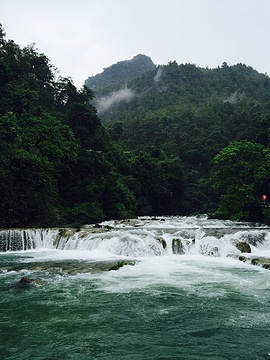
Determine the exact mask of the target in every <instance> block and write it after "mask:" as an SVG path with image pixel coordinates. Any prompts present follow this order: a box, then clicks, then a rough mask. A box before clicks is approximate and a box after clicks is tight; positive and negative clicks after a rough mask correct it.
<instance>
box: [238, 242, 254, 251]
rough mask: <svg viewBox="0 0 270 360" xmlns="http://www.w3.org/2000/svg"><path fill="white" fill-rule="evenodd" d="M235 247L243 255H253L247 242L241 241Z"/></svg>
mask: <svg viewBox="0 0 270 360" xmlns="http://www.w3.org/2000/svg"><path fill="white" fill-rule="evenodd" d="M235 246H236V248H237V249H238V250H240V251H241V253H251V248H250V245H249V244H248V243H247V242H245V241H239V242H237V243H236V244H235Z"/></svg>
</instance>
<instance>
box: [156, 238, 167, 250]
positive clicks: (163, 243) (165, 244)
mask: <svg viewBox="0 0 270 360" xmlns="http://www.w3.org/2000/svg"><path fill="white" fill-rule="evenodd" d="M158 241H159V242H160V243H161V245H162V247H163V249H166V247H167V243H166V241H165V240H164V239H163V238H162V237H159V238H158Z"/></svg>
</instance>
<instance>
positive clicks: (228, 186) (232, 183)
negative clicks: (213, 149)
mask: <svg viewBox="0 0 270 360" xmlns="http://www.w3.org/2000/svg"><path fill="white" fill-rule="evenodd" d="M269 172H270V150H269V149H268V148H265V147H264V146H263V145H261V144H256V143H251V142H248V141H240V142H233V143H231V144H230V145H229V146H227V147H226V148H224V149H222V150H221V151H220V153H219V154H218V155H216V156H215V158H214V160H213V169H212V181H213V184H214V188H215V189H216V190H218V191H219V192H220V194H221V197H220V204H219V207H218V210H217V212H216V215H218V216H221V217H225V218H232V219H234V220H240V219H244V220H248V214H247V213H245V212H244V211H243V209H245V206H246V205H250V204H254V203H258V201H259V199H260V197H261V195H262V194H263V193H264V192H268V191H269V190H268V186H269Z"/></svg>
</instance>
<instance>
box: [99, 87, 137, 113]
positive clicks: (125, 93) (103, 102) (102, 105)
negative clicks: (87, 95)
mask: <svg viewBox="0 0 270 360" xmlns="http://www.w3.org/2000/svg"><path fill="white" fill-rule="evenodd" d="M134 96H135V94H134V92H133V91H132V90H130V89H128V88H125V89H122V90H118V91H114V92H113V93H111V94H110V95H108V96H103V97H101V98H100V99H98V101H97V109H98V112H99V113H104V112H106V111H108V110H109V109H110V108H111V107H113V106H114V105H117V104H119V103H120V102H123V101H124V102H130V101H131V100H132V99H133V97H134Z"/></svg>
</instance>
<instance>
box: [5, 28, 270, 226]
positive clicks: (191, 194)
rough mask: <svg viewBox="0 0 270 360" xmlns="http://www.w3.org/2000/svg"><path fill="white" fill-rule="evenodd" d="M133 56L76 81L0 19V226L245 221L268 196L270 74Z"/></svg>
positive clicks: (263, 209)
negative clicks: (156, 219)
mask: <svg viewBox="0 0 270 360" xmlns="http://www.w3.org/2000/svg"><path fill="white" fill-rule="evenodd" d="M134 59H135V60H134ZM134 59H133V64H130V63H129V62H127V61H125V62H120V63H118V65H117V66H116V67H115V66H111V67H110V68H109V69H110V70H107V71H105V70H104V73H105V74H106V77H107V79H110V78H113V74H112V71H113V72H114V73H116V74H117V78H116V79H115V80H114V81H112V80H110V81H107V80H106V81H104V79H102V77H103V75H104V74H103V75H102V74H99V75H100V76H99V79H98V80H99V81H98V82H97V83H96V85H95V89H92V88H89V86H86V85H84V86H82V88H81V89H77V88H76V87H75V86H74V84H73V81H72V79H70V78H64V77H57V73H58V72H57V69H56V68H55V67H54V66H53V65H52V64H50V61H49V60H48V58H47V57H46V55H44V54H40V53H39V52H38V51H37V49H36V48H35V46H34V45H29V46H27V47H23V48H21V47H20V46H19V45H17V44H16V43H15V42H14V41H12V40H6V36H5V33H4V30H3V28H2V27H0V80H1V81H0V97H1V102H0V129H1V131H0V147H1V152H0V184H1V187H0V194H1V205H0V227H25V226H27V227H29V226H60V225H61V226H63V225H70V226H80V225H81V224H86V223H95V222H99V221H102V220H105V219H121V218H130V217H134V216H138V215H150V216H157V215H189V214H191V213H201V212H208V213H212V216H218V217H224V218H229V217H230V218H234V219H245V220H249V219H252V214H253V213H254V211H253V209H254V208H255V207H256V206H257V205H258V204H259V203H260V196H261V195H262V193H266V194H267V195H268V196H269V193H268V191H269V190H268V186H269V170H270V153H269V149H268V145H269V127H270V124H269V122H270V116H269V115H270V102H269V100H268V98H269V93H270V79H269V78H268V76H266V75H262V74H259V73H257V72H256V71H255V70H253V69H252V68H249V67H246V66H245V65H241V64H239V65H235V66H232V67H229V66H227V64H225V63H224V64H223V65H222V67H221V68H218V69H213V70H209V69H201V68H197V67H196V66H195V65H190V64H186V65H178V64H177V63H176V62H172V63H169V64H168V65H166V66H165V65H164V66H158V67H156V66H155V65H154V64H153V63H152V61H151V60H150V59H149V58H147V57H146V56H144V55H139V56H137V57H135V58H134ZM122 65H123V72H122V74H121V67H122ZM132 66H135V67H136V69H134V71H133V70H132ZM149 67H150V68H149ZM127 69H128V71H127ZM137 71H138V73H137ZM127 73H128V74H133V75H132V76H127ZM92 80H93V81H94V80H95V79H92ZM96 80H97V79H96ZM119 92H120V94H121V96H120V97H119V96H118V97H117V96H116V95H117V93H119ZM126 94H128V101H126V100H127V98H126V97H125V95H126ZM95 95H96V98H95ZM112 96H113V97H112ZM111 99H112V101H111ZM104 101H106V106H103V107H102V106H101V105H102V104H103V105H104ZM97 109H98V110H97ZM226 179H227V180H228V181H227V180H226ZM259 209H260V211H259V212H261V208H259ZM256 211H257V212H258V210H256ZM267 211H268V208H267V207H265V208H262V215H263V216H264V219H265V221H268V219H269V216H268V213H267ZM259 215H261V214H259ZM261 218H262V217H260V219H261Z"/></svg>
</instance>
